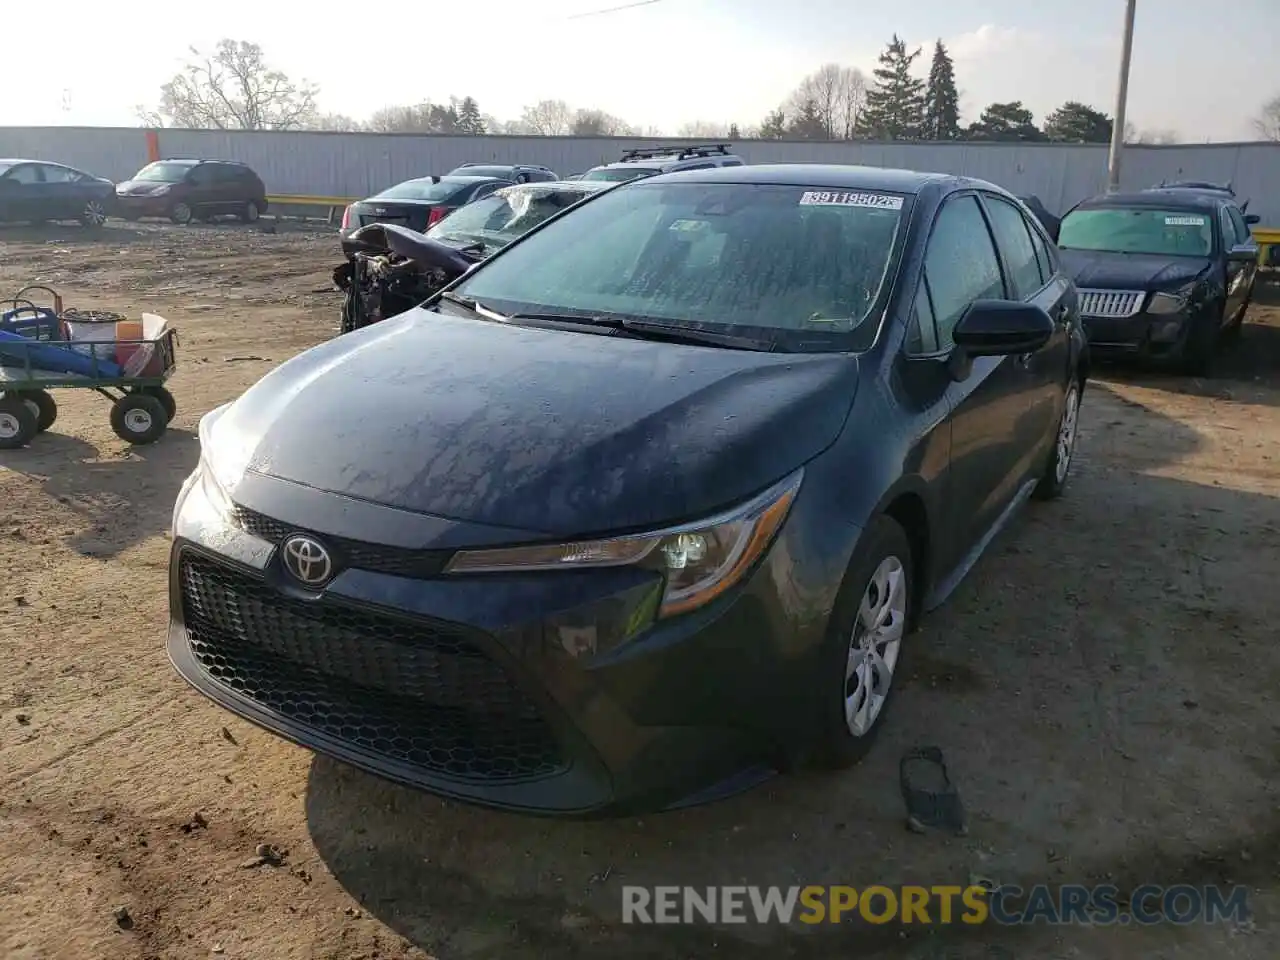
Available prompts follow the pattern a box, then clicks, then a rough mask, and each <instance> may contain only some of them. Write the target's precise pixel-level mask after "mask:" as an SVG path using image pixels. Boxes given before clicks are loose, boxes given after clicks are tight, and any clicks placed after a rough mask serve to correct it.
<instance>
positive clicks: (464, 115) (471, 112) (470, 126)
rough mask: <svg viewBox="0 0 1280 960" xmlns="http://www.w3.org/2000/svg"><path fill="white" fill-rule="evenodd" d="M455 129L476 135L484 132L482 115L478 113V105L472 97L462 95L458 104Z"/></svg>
mask: <svg viewBox="0 0 1280 960" xmlns="http://www.w3.org/2000/svg"><path fill="white" fill-rule="evenodd" d="M457 129H458V132H459V133H469V134H472V135H473V136H477V137H478V136H482V135H483V134H484V132H485V123H484V117H482V116H481V115H480V105H479V104H478V103H476V101H475V98H474V97H463V98H462V102H461V103H460V104H458V123H457Z"/></svg>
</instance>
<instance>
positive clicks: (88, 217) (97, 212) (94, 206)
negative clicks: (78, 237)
mask: <svg viewBox="0 0 1280 960" xmlns="http://www.w3.org/2000/svg"><path fill="white" fill-rule="evenodd" d="M80 219H81V220H82V221H83V222H84V224H85V226H88V227H100V226H102V225H103V224H104V223H106V222H107V208H106V207H104V206H103V205H102V203H101V201H98V200H90V201H89V202H88V203H86V204H85V205H84V211H83V212H82V213H81V214H80Z"/></svg>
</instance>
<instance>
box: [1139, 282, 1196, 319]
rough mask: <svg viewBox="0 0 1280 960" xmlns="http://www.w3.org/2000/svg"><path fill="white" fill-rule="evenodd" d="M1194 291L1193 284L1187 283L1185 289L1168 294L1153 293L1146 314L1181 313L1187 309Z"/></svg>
mask: <svg viewBox="0 0 1280 960" xmlns="http://www.w3.org/2000/svg"><path fill="white" fill-rule="evenodd" d="M1194 290H1195V284H1193V283H1189V284H1187V285H1186V286H1185V287H1182V288H1180V289H1178V290H1174V291H1172V292H1170V293H1153V294H1152V295H1151V302H1150V303H1149V304H1147V313H1155V314H1170V313H1181V312H1182V311H1183V310H1185V309H1186V308H1187V304H1188V303H1189V302H1190V300H1191V294H1192V292H1193V291H1194Z"/></svg>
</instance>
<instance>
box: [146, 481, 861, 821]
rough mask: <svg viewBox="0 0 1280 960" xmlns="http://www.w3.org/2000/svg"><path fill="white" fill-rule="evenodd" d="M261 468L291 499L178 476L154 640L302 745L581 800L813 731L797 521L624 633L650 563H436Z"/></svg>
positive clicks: (620, 797) (402, 777)
mask: <svg viewBox="0 0 1280 960" xmlns="http://www.w3.org/2000/svg"><path fill="white" fill-rule="evenodd" d="M258 485H259V489H260V490H263V489H265V488H268V487H271V488H274V489H272V490H270V491H268V492H269V493H270V494H272V495H271V496H268V497H267V498H266V499H265V500H259V501H255V502H257V503H259V504H267V503H269V504H271V505H272V509H273V513H274V515H275V516H277V517H278V516H280V514H281V513H285V512H288V510H296V511H299V512H297V513H292V514H290V516H289V517H288V518H287V519H283V520H275V519H268V517H267V516H266V515H264V514H261V513H256V512H254V511H249V510H245V509H244V508H237V518H236V520H235V522H229V521H228V520H227V519H224V518H221V517H218V516H217V515H216V514H215V513H214V512H213V510H212V507H211V505H210V504H209V503H208V501H207V499H206V498H205V496H204V494H203V493H202V487H201V484H199V483H189V484H188V485H187V486H186V487H184V490H183V494H182V498H181V499H180V502H179V506H178V508H177V510H176V511H175V529H174V543H173V548H172V554H171V564H170V585H169V586H170V625H169V636H168V648H169V655H170V659H171V660H172V662H173V664H174V667H175V668H176V669H177V671H178V673H179V674H181V675H182V676H183V677H184V678H185V679H186V680H187V681H188V682H189V683H191V685H192V686H194V687H195V688H196V689H197V690H198V691H200V692H201V693H203V694H204V695H205V696H207V697H209V698H210V699H211V700H213V701H215V702H216V703H218V704H220V705H221V706H223V707H225V708H226V709H228V710H231V711H233V712H234V713H237V714H239V715H240V716H242V717H244V718H245V719H247V720H250V721H252V722H254V723H256V724H258V725H260V726H262V727H264V728H266V729H268V730H270V731H272V732H274V733H276V734H279V735H280V736H283V737H285V738H287V739H289V740H292V741H294V742H296V743H298V744H301V745H302V746H305V747H308V748H310V749H313V750H315V751H317V752H319V753H323V754H326V755H329V756H332V757H334V758H336V759H338V760H341V761H344V762H346V763H349V764H352V765H354V766H357V767H360V768H362V769H365V770H367V771H369V772H372V773H374V774H377V775H379V776H382V777H385V778H387V779H390V780H394V781H397V782H400V783H403V784H406V785H409V786H413V787H417V788H421V789H425V790H428V791H431V792H434V793H438V794H441V795H444V796H448V797H452V798H455V799H459V800H463V801H467V802H472V803H477V804H481V805H485V806H490V807H495V808H501V809H506V810H514V811H520V812H526V813H537V814H544V815H560V816H575V817H587V816H609V815H624V814H629V813H635V812H643V811H649V810H654V809H669V808H674V807H681V806H688V805H692V804H695V803H700V802H705V801H709V800H714V799H717V798H719V797H722V796H725V795H728V794H730V793H734V792H737V791H739V790H741V789H745V788H747V787H750V786H753V785H754V784H756V783H758V782H760V781H761V780H763V779H765V778H767V777H768V776H770V775H771V774H772V773H774V772H775V771H776V770H777V769H778V768H779V767H781V766H782V765H783V764H785V763H786V762H787V759H788V757H789V756H790V755H791V754H792V752H793V749H794V748H795V747H796V745H797V744H799V743H802V742H803V737H804V734H805V732H806V731H808V730H810V729H812V720H811V718H810V717H809V715H808V713H807V712H806V711H808V710H809V709H811V708H812V704H811V701H812V697H811V696H810V695H809V693H808V691H811V690H812V689H813V685H814V677H815V669H816V664H817V653H818V650H819V648H820V646H821V643H822V636H823V631H824V630H825V617H814V616H813V615H812V604H815V603H816V604H817V605H819V606H821V605H823V604H827V607H826V609H830V607H829V603H830V602H831V601H832V600H833V592H834V589H835V586H836V585H838V582H839V576H838V575H837V576H835V577H832V576H831V575H830V573H831V569H833V568H831V569H829V568H828V567H829V565H825V564H821V563H816V562H815V564H814V565H813V568H812V569H809V570H806V567H805V564H803V563H801V562H799V561H798V560H797V558H798V557H801V556H804V553H803V551H802V550H801V549H800V544H799V543H798V542H790V543H788V542H787V541H788V540H789V539H790V540H792V541H795V539H796V538H797V537H799V536H800V534H799V533H798V532H797V528H798V527H801V526H802V525H795V526H793V525H792V524H791V523H790V522H788V524H786V525H784V527H783V529H782V531H781V533H780V535H779V541H778V543H775V545H774V548H773V549H772V550H770V551H769V553H767V554H766V556H765V558H764V559H763V560H762V561H761V563H760V565H759V567H758V568H757V569H756V570H755V571H754V573H753V574H751V575H750V576H749V577H748V578H747V580H746V582H745V583H743V584H740V585H739V587H738V588H737V589H736V590H734V591H731V594H730V595H728V596H726V597H723V598H721V599H720V600H719V601H717V602H716V603H713V604H711V605H709V606H708V607H706V608H703V609H702V610H699V611H695V612H694V613H691V614H688V615H686V616H683V617H678V618H674V619H672V620H670V621H667V622H664V623H660V624H658V625H656V626H647V627H643V626H642V627H640V628H639V629H638V630H637V628H636V627H635V626H634V624H635V623H637V622H639V621H638V620H637V617H638V615H639V614H642V613H643V612H644V611H645V610H647V609H652V606H651V604H652V601H653V599H654V594H655V591H657V590H659V589H660V586H661V584H660V581H659V580H658V579H657V578H656V575H655V574H652V573H650V572H647V571H640V570H632V569H613V570H594V571H577V572H570V571H559V572H555V573H552V574H545V573H544V574H523V575H506V574H504V575H484V576H471V577H465V578H463V577H451V578H444V577H441V576H439V569H440V567H441V565H442V559H441V554H440V552H439V551H408V550H404V549H403V548H397V547H390V546H382V545H380V544H377V543H369V542H358V541H355V540H350V539H347V538H348V537H350V535H351V533H353V532H356V531H360V532H363V533H364V535H365V536H371V535H376V534H373V533H372V531H374V530H377V529H378V528H379V527H380V526H381V527H382V528H383V529H388V527H386V526H384V524H390V523H391V522H392V521H394V520H395V519H396V518H394V517H392V516H391V514H398V515H399V518H400V520H401V523H402V524H403V522H404V521H405V520H407V517H406V515H405V514H402V513H399V512H398V511H393V510H390V509H389V508H384V507H376V506H374V505H370V504H363V505H361V506H360V508H359V509H360V510H363V511H366V515H365V516H364V517H360V516H352V515H351V512H350V503H351V502H350V501H343V503H345V504H346V505H347V506H345V507H343V508H342V513H341V515H339V514H338V513H335V511H334V510H333V509H332V507H333V504H334V502H336V501H340V500H341V498H337V497H333V496H332V495H327V494H322V493H318V492H317V491H307V490H305V488H299V487H295V486H294V485H292V484H285V483H284V482H283V481H274V480H273V481H267V480H266V478H258ZM283 487H289V488H292V489H291V490H289V491H285V490H283ZM282 493H287V494H288V496H287V497H284V498H280V497H279V495H280V494H282ZM326 498H327V499H328V501H329V509H327V510H323V511H321V512H320V513H317V512H316V511H315V510H314V507H316V506H318V505H319V504H320V501H321V500H323V499H326ZM286 502H287V503H291V504H293V505H294V506H292V507H290V508H286V509H281V506H282V505H283V504H284V503H286ZM797 506H799V504H797ZM794 510H795V508H794V507H793V513H794ZM368 511H376V512H377V515H378V518H380V519H377V518H375V515H374V513H373V512H368ZM357 512H358V511H357ZM304 514H307V515H309V516H312V517H314V516H319V515H322V514H327V515H328V516H330V517H332V518H334V519H333V520H332V521H331V522H330V523H329V524H328V526H329V527H330V529H326V530H316V525H315V522H314V521H313V522H312V523H311V524H296V523H295V522H294V521H296V520H300V519H304V516H303V515H304ZM343 517H345V518H346V519H343ZM371 520H372V521H374V522H372V523H368V522H365V521H371ZM436 522H439V521H436ZM298 530H305V531H307V532H311V533H314V534H316V535H317V537H318V538H325V539H326V540H327V542H328V543H330V544H338V545H339V550H340V552H341V554H342V555H343V556H344V557H345V560H346V567H347V568H346V569H345V570H344V572H342V573H340V574H339V575H338V577H337V578H336V579H334V580H333V581H332V582H331V583H330V584H329V586H328V587H327V588H325V590H324V591H323V592H322V593H321V594H320V595H309V594H307V593H304V592H302V591H300V590H298V589H297V588H296V587H294V586H292V585H291V584H292V583H293V581H291V580H289V579H288V578H287V577H286V576H285V575H284V574H283V572H282V571H281V569H280V565H279V558H278V556H277V554H278V551H277V550H276V544H278V543H279V542H280V541H281V540H282V539H283V538H284V535H285V534H286V533H288V532H293V531H298ZM780 548H781V549H780ZM446 553H447V551H446ZM355 564H358V566H354V565H355ZM841 569H843V568H842V567H841ZM809 578H812V581H813V582H812V583H811V584H810V586H809V587H807V588H806V587H805V586H804V584H805V582H806V579H809ZM806 591H807V597H806V600H807V602H805V603H801V602H800V601H799V596H801V595H804V594H805V592H806ZM627 634H630V637H629V639H627V640H626V642H621V643H618V639H619V638H620V637H622V636H624V635H627Z"/></svg>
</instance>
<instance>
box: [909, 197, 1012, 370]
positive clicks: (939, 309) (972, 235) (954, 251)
mask: <svg viewBox="0 0 1280 960" xmlns="http://www.w3.org/2000/svg"><path fill="white" fill-rule="evenodd" d="M924 270H925V276H926V277H927V278H928V283H929V293H930V295H931V301H932V304H933V312H934V322H935V324H936V326H937V331H938V349H939V350H949V349H950V348H951V347H952V346H953V345H954V344H955V341H954V340H952V339H951V331H952V330H954V329H955V327H956V323H957V322H958V321H959V320H960V317H961V316H962V315H963V314H964V312H965V310H967V309H968V308H969V304H971V303H973V301H975V300H1002V299H1004V295H1005V293H1004V281H1003V278H1002V276H1001V273H1000V261H999V260H998V259H997V258H996V248H995V243H994V242H993V241H992V239H991V232H990V231H989V230H988V229H987V221H986V219H985V218H984V217H983V216H982V209H981V208H980V207H979V206H978V198H977V197H974V196H964V197H957V198H955V199H953V200H948V201H947V202H946V203H945V204H944V205H943V207H942V210H941V212H940V213H939V214H938V219H937V221H936V222H935V223H934V225H933V236H931V237H930V238H929V247H928V249H927V250H926V251H925V255H924Z"/></svg>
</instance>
